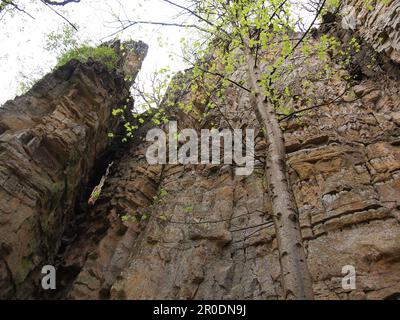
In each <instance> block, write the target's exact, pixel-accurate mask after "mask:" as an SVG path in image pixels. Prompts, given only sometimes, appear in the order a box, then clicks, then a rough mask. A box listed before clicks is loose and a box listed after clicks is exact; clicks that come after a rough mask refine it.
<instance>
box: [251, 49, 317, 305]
mask: <svg viewBox="0 0 400 320" xmlns="http://www.w3.org/2000/svg"><path fill="white" fill-rule="evenodd" d="M245 54H246V62H247V69H248V73H249V82H250V86H251V89H252V91H253V92H254V93H255V109H256V113H257V115H258V118H259V120H260V122H261V125H262V127H263V128H264V130H265V136H266V139H267V144H268V150H267V152H268V153H267V155H266V169H265V171H266V178H267V187H268V193H269V195H270V199H271V202H272V210H273V220H274V224H275V230H276V238H277V241H278V249H279V260H280V265H281V275H282V285H283V289H284V298H285V299H313V290H312V280H311V276H310V272H309V270H308V266H307V260H306V255H305V251H304V246H303V240H302V236H301V230H300V223H299V215H298V210H297V206H296V203H295V201H294V197H293V193H292V189H291V186H290V185H289V182H288V179H287V172H286V151H285V144H284V139H283V132H282V129H281V128H280V126H279V122H278V120H277V117H276V114H275V110H274V107H273V105H272V103H270V101H268V99H267V98H266V97H265V96H264V94H263V90H261V88H260V86H259V69H258V67H256V66H255V58H254V57H253V55H252V54H251V52H250V50H247V52H246V53H245Z"/></svg>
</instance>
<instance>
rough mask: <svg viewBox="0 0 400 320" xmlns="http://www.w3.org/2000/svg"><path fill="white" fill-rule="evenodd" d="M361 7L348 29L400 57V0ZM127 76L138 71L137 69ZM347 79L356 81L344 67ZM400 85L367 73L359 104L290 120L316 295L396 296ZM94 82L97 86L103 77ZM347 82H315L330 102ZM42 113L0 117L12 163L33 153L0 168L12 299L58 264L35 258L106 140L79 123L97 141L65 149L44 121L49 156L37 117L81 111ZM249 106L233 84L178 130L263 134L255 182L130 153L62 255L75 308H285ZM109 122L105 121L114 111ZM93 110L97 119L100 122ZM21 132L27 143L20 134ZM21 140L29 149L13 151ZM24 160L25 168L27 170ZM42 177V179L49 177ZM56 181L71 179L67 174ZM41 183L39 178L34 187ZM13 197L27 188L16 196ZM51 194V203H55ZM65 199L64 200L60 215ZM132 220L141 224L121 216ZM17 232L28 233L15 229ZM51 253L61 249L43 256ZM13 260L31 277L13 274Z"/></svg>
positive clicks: (139, 144) (294, 180)
mask: <svg viewBox="0 0 400 320" xmlns="http://www.w3.org/2000/svg"><path fill="white" fill-rule="evenodd" d="M360 3H361V1H348V5H353V6H354V7H355V8H356V10H355V11H354V12H355V16H354V17H353V18H354V19H353V18H352V17H348V19H347V21H344V22H343V24H342V26H341V27H343V28H347V29H348V30H347V31H346V33H347V34H350V35H354V34H356V35H358V36H360V37H362V38H363V39H364V41H365V42H364V43H367V44H368V43H369V44H370V45H374V46H375V45H376V43H374V41H375V39H377V37H378V35H377V34H378V33H380V32H383V31H385V32H388V34H389V35H390V36H389V37H387V38H385V39H386V42H384V47H382V46H381V44H379V45H377V46H375V48H376V49H377V50H378V51H384V52H385V54H387V55H388V57H390V59H391V60H392V61H393V62H398V61H397V58H396V52H397V51H396V50H398V36H397V35H396V32H397V31H396V30H397V29H398V28H397V24H396V23H397V22H396V21H398V14H397V11H396V10H397V9H396V10H394V11H393V10H392V13H396V14H390V11H389V9H387V8H392V9H393V8H395V7H396V6H397V3H398V1H392V2H390V3H389V4H388V6H387V7H384V6H381V5H380V4H379V5H377V6H376V8H375V9H374V10H368V11H365V10H364V9H360V8H361V6H360ZM394 6H395V7H394ZM396 8H397V7H396ZM363 10H364V11H363ZM376 10H377V11H376ZM381 15H382V16H383V17H386V18H381ZM385 19H386V20H385ZM385 23H386V26H385ZM371 41H372V42H371ZM86 67H88V68H89V69H90V68H92V67H91V66H85V65H84V66H81V65H79V68H86ZM310 67H312V68H316V69H318V68H319V67H321V66H320V65H319V64H318V63H315V65H314V64H311V66H310ZM304 68H306V67H304ZM130 70H133V71H132V72H136V71H135V70H136V69H135V66H133V69H130ZM392 71H393V70H392ZM394 71H396V70H394ZM237 72H243V70H238V71H237ZM340 72H342V73H343V74H344V75H346V74H347V73H348V71H346V70H340ZM397 72H398V71H397ZM300 73H301V72H299V76H300ZM84 75H85V74H83V75H81V77H83V76H84ZM54 76H56V74H55V75H54ZM398 76H399V74H398V73H396V72H394V73H391V74H390V76H387V75H385V74H384V73H379V74H376V75H374V77H369V76H368V75H366V74H364V75H362V77H361V78H360V79H358V80H357V81H358V83H357V85H356V86H354V87H353V88H352V90H350V91H351V92H349V93H348V96H349V97H356V98H357V99H353V98H351V99H349V98H348V97H344V101H343V102H341V103H335V104H331V105H326V106H323V107H321V108H318V109H316V110H314V111H312V112H309V113H307V114H306V115H304V116H302V117H301V118H298V119H296V118H290V119H288V120H287V121H283V122H282V126H283V128H284V130H285V143H286V149H287V153H288V158H287V162H288V167H289V172H288V176H289V178H290V183H291V185H292V188H293V190H294V196H295V200H296V203H297V205H298V208H299V211H300V224H301V229H302V234H303V237H304V240H305V246H306V251H307V260H308V264H309V267H310V270H311V273H312V278H313V285H314V292H315V297H316V298H317V299H384V298H391V297H396V296H398V295H399V292H400V241H399V240H400V238H399V237H400V203H399V202H400V200H399V199H400V163H399V161H400V160H399V159H400V140H399V135H400V124H399V121H398V120H399V109H400V91H399V89H398ZM87 77H89V76H87ZM94 78H96V79H98V76H97V77H94ZM100 78H101V77H100ZM89 79H93V78H90V77H89ZM101 79H102V78H101ZM104 81H107V80H104ZM288 81H289V80H288ZM290 81H291V85H293V87H294V88H295V86H296V82H300V81H298V79H297V78H296V77H293V79H290ZM44 83H46V81H44ZM78 83H80V82H79V81H78ZM105 83H107V82H105ZM85 84H86V82H85ZM110 86H111V85H110ZM346 86H347V83H346V82H345V80H343V79H342V78H340V79H339V80H337V79H336V80H335V81H332V82H330V83H318V84H317V85H316V88H317V90H320V92H317V93H318V94H320V95H321V94H322V95H323V94H325V93H326V94H327V95H329V96H331V95H332V96H335V97H337V96H339V95H340V94H341V93H342V92H343V89H344V88H346ZM100 88H101V86H100ZM111 88H113V87H112V86H111ZM50 92H51V91H50ZM57 92H59V93H58V94H55V95H54V96H55V97H59V95H60V94H61V93H63V92H68V90H67V91H65V88H59V89H58V91H57ZM87 92H88V91H87V90H81V91H79V92H78V93H79V94H77V95H75V96H74V97H78V98H80V99H83V101H86V100H85V99H89V101H90V103H88V104H91V103H92V100H91V99H92V95H90V94H86V93H87ZM49 94H50V93H49ZM52 97H53V96H52ZM63 97H64V96H63ZM114 98H115V99H116V101H114V100H112V101H113V103H117V102H118V100H119V96H118V94H116V97H114ZM114 98H113V97H109V96H106V97H103V99H101V102H98V103H99V105H100V106H105V105H108V104H107V103H108V102H110V99H114ZM121 98H122V97H121ZM186 98H187V97H186V96H183V97H182V99H186ZM32 99H33V98H32ZM35 99H36V98H35ZM63 99H64V98H63ZM64 100H65V99H64ZM64 100H62V101H64ZM46 101H47V100H46ZM51 101H57V99H56V98H53V99H51ZM65 103H66V102H64V104H65ZM37 104H38V105H39V106H40V107H39V108H37V109H32V111H30V112H33V110H35V112H36V113H35V114H33V113H32V114H31V113H29V114H26V113H25V112H19V111H18V112H17V113H16V114H14V115H12V114H10V116H7V114H5V115H4V117H2V120H1V121H2V122H1V123H4V124H2V127H4V128H5V129H6V130H3V132H2V133H3V134H2V135H1V136H0V139H5V141H9V142H7V143H8V144H7V146H8V145H9V146H10V147H9V148H8V149H6V150H8V151H7V152H8V153H7V154H6V156H7V158H10V157H11V158H12V159H14V158H13V157H15V158H16V159H19V158H18V155H19V154H20V153H22V152H28V151H29V152H31V153H30V154H32V156H31V157H32V160H31V158H29V159H25V158H23V161H25V162H20V163H19V164H18V167H17V168H18V170H16V168H15V167H12V163H11V164H8V163H7V162H5V161H4V158H1V159H3V162H2V163H3V164H2V166H3V167H4V168H6V169H7V170H8V168H10V167H11V168H13V171H12V172H13V174H9V173H8V172H9V171H7V173H6V174H3V176H4V177H5V178H4V179H5V182H7V183H3V185H2V188H3V189H4V192H3V194H4V196H3V194H2V197H1V198H0V199H1V200H0V201H2V205H1V208H2V210H3V212H4V214H3V213H2V215H1V216H0V232H3V231H5V232H4V233H2V234H1V235H0V239H8V238H7V236H6V233H7V232H8V230H9V229H7V228H10V227H9V225H12V226H13V227H14V228H17V226H19V225H21V227H19V228H20V229H17V231H15V232H14V231H13V232H14V233H11V234H12V235H14V237H15V238H11V240H12V241H3V242H2V243H1V246H0V257H1V258H2V259H0V271H1V273H0V275H1V276H0V281H1V282H0V290H2V292H5V294H7V292H10V293H9V294H12V292H13V290H16V288H15V287H12V286H11V287H10V284H15V283H17V284H18V282H16V280H15V279H20V278H22V279H25V278H28V279H30V278H31V276H30V275H29V276H28V275H25V273H26V271H24V270H35V267H34V266H40V265H41V264H42V263H43V261H45V260H46V259H47V260H46V261H48V255H46V254H45V255H44V256H40V255H39V256H38V257H37V256H30V255H32V254H33V255H36V254H37V252H39V251H38V249H37V248H38V247H37V245H36V244H35V242H33V241H32V239H38V240H37V241H39V242H40V243H44V244H45V245H49V243H50V244H51V241H50V240H49V238H51V237H52V239H56V240H57V236H58V235H59V234H60V231H58V229H57V228H60V227H59V223H58V221H59V220H57V219H60V217H61V216H62V217H65V216H68V214H67V213H65V210H71V209H70V208H71V205H70V204H71V203H73V199H74V198H75V197H76V194H75V195H71V193H73V192H79V191H77V190H79V188H77V187H76V186H77V185H78V184H81V183H82V181H85V179H87V176H88V173H87V172H88V171H89V167H90V165H91V164H92V163H93V161H94V158H95V156H96V155H95V154H96V153H95V152H94V151H91V150H93V146H92V143H93V141H97V140H96V139H97V138H96V139H94V138H93V137H92V135H93V134H94V132H97V131H96V130H93V131H90V130H89V131H85V130H83V129H82V128H81V127H82V125H81V124H80V123H79V125H78V129H77V130H78V131H77V132H81V131H82V130H83V135H84V136H85V137H91V138H90V139H91V143H90V144H88V146H87V147H85V146H86V145H85V144H84V143H82V141H81V140H79V143H77V144H72V145H73V146H75V147H76V148H77V149H78V150H80V151H76V148H75V149H74V148H68V149H65V148H64V146H63V145H60V144H59V142H58V141H59V140H60V139H61V138H60V137H62V140H61V141H64V139H71V140H72V141H75V140H73V137H74V135H73V134H72V133H71V132H70V131H68V130H66V132H64V131H63V133H62V134H58V135H57V134H56V133H57V132H58V130H60V126H59V125H58V124H57V125H56V124H54V121H50V120H48V119H47V118H46V119H47V120H46V122H45V123H43V125H42V126H40V128H41V131H40V132H44V133H43V135H44V136H45V137H46V139H44V141H45V143H44V146H45V147H46V148H43V149H40V146H41V144H40V143H38V142H36V140H34V141H33V142H32V138H31V137H30V136H29V135H26V133H25V131H24V130H28V129H27V128H32V127H34V128H35V130H36V122H37V121H39V120H36V119H37V118H35V117H36V116H38V117H43V116H47V114H51V116H52V117H56V119H58V121H61V122H62V121H64V122H66V123H69V122H70V121H72V120H70V119H75V118H74V117H75V114H72V113H67V114H65V110H64V109H63V108H61V110H60V111H59V113H56V114H55V115H53V113H54V112H53V111H51V112H50V111H48V110H50V109H51V110H58V109H57V108H56V106H57V103H55V104H54V108H53V106H52V107H50V106H49V104H48V103H47V102H46V103H37ZM82 105H85V103H82ZM202 107H203V106H202V105H201V103H200V104H199V105H197V104H196V105H195V108H198V109H199V110H200V111H201V108H202ZM16 108H17V109H16V110H20V109H18V107H16ZM24 110H25V109H24ZM27 110H29V108H27ZM68 110H69V109H68ZM87 110H88V111H90V110H91V109H90V108H85V109H84V110H78V111H79V112H80V114H82V113H83V114H85V112H86V111H87ZM107 110H108V112H109V111H110V109H107ZM249 110H251V106H250V98H249V95H248V94H247V93H245V92H243V91H240V90H238V89H237V88H235V87H233V86H231V87H229V88H228V91H227V99H226V106H223V107H222V108H221V110H218V112H222V113H225V116H224V117H222V116H221V115H220V114H219V113H218V112H217V110H214V111H212V112H210V116H209V117H210V118H208V119H205V120H204V121H197V120H199V119H198V118H196V116H195V115H194V116H187V115H186V114H185V113H184V112H182V111H180V110H178V109H174V108H172V109H171V110H170V113H171V114H170V116H171V118H173V119H176V120H178V121H179V128H185V127H191V128H195V129H196V130H200V129H202V128H209V126H210V122H211V121H210V120H212V122H213V123H214V125H215V126H217V127H219V128H227V127H228V121H229V125H232V126H233V127H235V128H246V127H250V128H251V127H254V128H255V129H256V148H255V150H256V158H257V162H256V168H255V170H254V173H253V174H252V175H250V176H248V177H240V176H235V175H234V169H235V168H234V167H233V166H230V165H198V166H194V165H186V166H181V165H164V166H149V165H148V164H147V162H146V160H145V158H144V153H145V149H146V146H147V144H146V143H145V142H143V141H140V140H138V141H136V142H135V143H134V144H133V145H132V146H131V147H129V149H127V150H126V151H125V153H124V155H123V156H122V157H115V158H114V159H113V160H114V164H113V166H112V167H111V171H110V174H109V176H108V177H107V180H106V182H105V185H104V188H103V190H102V193H101V196H100V197H99V199H98V200H97V201H96V203H95V205H94V206H93V207H90V208H89V209H87V210H86V211H84V212H85V214H86V215H87V219H85V224H84V226H82V227H81V229H80V230H79V231H77V232H74V233H73V234H72V236H71V237H72V238H73V239H72V240H70V241H67V244H68V245H66V246H65V248H64V250H62V252H59V255H58V256H57V258H58V260H57V266H58V272H59V274H60V281H61V282H62V283H61V291H60V292H59V294H60V296H61V297H66V298H68V299H99V298H112V299H280V298H281V284H280V266H279V259H278V250H277V242H276V239H275V230H274V226H273V224H272V220H271V216H270V212H271V210H270V203H269V200H268V195H267V194H265V192H264V184H265V181H264V178H263V161H264V160H263V157H264V156H265V154H264V152H265V147H266V146H265V142H264V141H263V138H262V134H261V132H260V130H259V128H258V125H257V121H256V118H255V116H254V114H253V113H252V112H249ZM60 113H61V115H63V116H61V115H60ZM108 114H109V113H107V112H106V113H105V116H107V115H108ZM90 115H91V117H90V119H92V118H93V117H95V116H93V115H92V114H90ZM87 117H89V116H86V117H85V119H86V118H87ZM50 119H51V117H50ZM102 125H104V126H108V128H111V127H112V124H109V123H108V124H107V120H105V122H101V125H99V128H103V127H102ZM147 125H148V124H147ZM66 127H67V128H68V125H66ZM92 127H95V126H94V125H92ZM52 128H54V129H52ZM146 129H148V127H145V128H144V130H146ZM37 130H39V129H37ZM105 130H106V129H104V132H105ZM20 131H22V133H23V134H21V135H19V134H16V133H19V132H20ZM35 132H36V131H35ZM53 132H55V133H54V134H53ZM73 132H74V133H75V131H73ZM10 133H12V134H10ZM50 133H51V134H50ZM47 136H49V137H47ZM35 137H36V136H35ZM15 140H18V141H27V142H24V143H22V142H18V143H17V142H13V141H15ZM40 141H41V140H40ZM68 141H70V140H68ZM85 141H86V140H85ZM100 145H101V144H100ZM78 146H83V149H82V150H81V149H79V147H78ZM102 146H103V147H102V148H104V145H102ZM85 148H86V149H85ZM91 148H92V149H91ZM30 150H33V151H30ZM37 150H39V151H37ZM96 150H99V149H98V148H96ZM79 152H80V153H79ZM96 152H97V151H96ZM71 153H72V154H77V156H76V157H77V159H80V162H79V163H81V165H80V166H79V167H76V166H72V167H68V168H70V169H69V170H70V172H72V173H71V175H72V176H73V177H75V178H77V177H79V181H75V184H74V183H71V182H68V185H67V186H71V189H70V188H65V187H62V188H61V187H60V190H62V192H61V191H54V192H53V193H52V192H50V191H47V188H48V189H51V186H50V187H48V183H49V182H48V181H49V179H48V178H47V176H48V175H51V177H52V180H51V181H52V182H53V181H54V182H57V181H64V180H62V179H61V178H54V177H59V176H58V175H57V174H56V173H58V172H63V171H62V170H61V169H57V168H59V167H61V168H64V167H65V165H66V164H65V163H64V162H62V161H63V160H64V161H65V160H66V159H69V157H70V155H71ZM3 154H4V153H3ZM3 154H0V157H3ZM82 154H85V155H86V156H87V157H83V156H82ZM97 154H98V153H97ZM35 159H36V160H35ZM87 159H92V160H91V162H89V161H88V160H87ZM18 161H19V160H18ZM35 161H36V162H35ZM23 163H26V165H25V166H22V165H21V164H23ZM36 163H37V165H36ZM67 163H69V162H67ZM62 165H64V167H62ZM2 166H0V177H1V176H2V175H1V172H2V171H1V170H5V169H3V167H2ZM44 168H45V169H44ZM53 168H56V169H53ZM82 168H84V169H82ZM85 168H87V169H85ZM10 170H11V169H10ZM57 170H58V171H57ZM63 170H65V169H63ZM81 170H84V172H83V173H82V171H81ZM85 170H86V171H85ZM42 171H44V172H45V173H46V175H41V174H39V173H41V172H42ZM10 172H11V171H10ZM15 172H16V173H15ZM54 172H55V173H54ZM59 175H60V176H61V177H64V178H65V175H64V176H63V175H62V173H59ZM10 176H11V177H12V179H11V180H10V179H9V178H8V177H10ZM31 176H33V177H34V179H37V180H34V182H33V183H32V182H30V181H31V178H29V177H31ZM26 177H28V178H26ZM85 177H86V178H85ZM57 179H58V180H57ZM26 184H28V185H26ZM60 184H61V182H60ZM72 188H74V189H72ZM42 189H43V190H44V191H42ZM7 190H8V191H7ZM13 190H18V192H17V194H18V197H15V194H14V193H13ZM25 190H27V191H25ZM51 190H59V189H54V188H53V189H51ZM71 190H74V191H73V192H72V191H71ZM60 192H61V193H60ZM51 197H53V198H51ZM49 199H52V200H51V201H50V202H49ZM41 200H43V201H41ZM68 201H69V202H68ZM61 202H62V203H63V204H67V205H63V206H60V203H61ZM37 203H39V206H38V204H37ZM49 203H52V204H53V205H52V207H51V211H50V209H46V210H47V211H46V210H45V209H43V206H44V205H46V204H49ZM6 204H7V205H6ZM68 206H69V207H68ZM38 208H39V209H38ZM68 208H69V209H68ZM16 210H17V213H15V212H16ZM43 212H44V213H43ZM39 213H40V217H42V219H40V221H43V219H45V220H44V221H45V222H46V221H47V224H44V222H41V224H40V226H41V225H42V224H44V225H45V226H47V227H46V228H47V229H46V230H50V232H48V231H46V233H45V232H43V231H39V232H38V231H37V227H36V226H37V225H39V223H32V222H31V221H36V220H35V219H38V218H37V216H38V215H39ZM11 214H13V217H12V219H11V218H10V215H11ZM47 216H50V217H51V219H50V218H46V217H47ZM123 216H129V217H135V219H129V221H121V217H123ZM32 217H33V218H32ZM29 219H31V220H29ZM18 230H23V231H21V233H20V234H19V233H18ZM3 234H4V235H3ZM7 234H8V233H7ZM15 235H19V237H18V238H17V237H16V236H15ZM16 239H18V241H19V244H18V245H16V241H17V240H16ZM57 241H58V240H57ZM26 247H27V248H26ZM53 250H54V249H53ZM40 252H41V251H40ZM44 252H51V250H50V249H48V248H46V249H45V250H44ZM26 257H28V259H27V258H26ZM32 264H33V265H34V266H33V267H32ZM10 265H12V266H15V267H17V268H20V269H21V270H20V271H17V272H15V271H12V272H11V271H10V270H12V269H10ZM346 265H352V266H354V267H355V270H356V275H357V278H356V289H355V290H345V289H343V288H342V285H341V280H342V277H343V275H342V273H341V272H342V268H343V267H344V266H346ZM16 270H17V269H16ZM24 272H25V273H24ZM29 272H31V271H28V273H29ZM21 275H22V276H21ZM18 277H19V278H18ZM24 277H25V278H24ZM32 279H33V278H32ZM17 291H18V290H17Z"/></svg>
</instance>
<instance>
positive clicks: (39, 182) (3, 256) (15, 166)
mask: <svg viewBox="0 0 400 320" xmlns="http://www.w3.org/2000/svg"><path fill="white" fill-rule="evenodd" d="M131 46H132V47H133V48H134V49H137V48H139V47H140V50H138V51H137V52H136V51H133V50H129V55H128V57H130V58H132V62H130V61H127V60H126V58H121V59H120V60H119V62H118V65H117V66H116V67H117V69H114V70H113V71H108V70H107V69H106V68H105V67H104V66H103V65H102V64H100V63H98V62H94V61H89V62H87V63H79V62H77V61H70V62H69V63H67V64H66V65H64V66H62V67H60V68H59V69H57V70H56V71H54V72H53V73H51V74H49V75H47V76H46V77H44V79H42V80H41V81H39V82H38V83H37V84H36V85H35V86H34V87H33V88H32V89H31V90H30V91H29V92H28V93H27V94H26V95H24V96H21V97H18V98H16V99H15V100H13V101H8V102H6V103H5V105H4V106H2V108H1V109H0V297H2V298H7V297H16V298H26V297H32V296H35V294H37V291H38V290H39V289H38V288H40V281H39V277H38V276H39V275H40V271H41V269H42V267H43V266H44V265H47V264H54V262H55V258H56V253H57V251H58V248H60V246H61V245H62V243H63V242H64V241H65V240H66V238H68V237H69V235H67V234H64V231H65V230H66V229H67V226H68V225H69V224H71V223H72V222H73V221H75V220H76V219H77V218H78V215H79V214H78V213H79V212H77V210H76V208H77V204H78V201H79V200H80V198H81V196H82V194H85V193H86V192H87V190H85V186H86V185H87V183H88V181H89V177H91V176H92V175H93V168H94V165H95V162H96V160H99V159H101V156H102V154H104V153H105V152H107V150H108V148H109V146H110V142H109V140H110V139H109V138H108V137H107V133H108V132H109V131H110V130H113V129H115V128H116V127H117V125H118V123H119V122H118V120H117V119H116V118H115V117H113V116H112V115H111V111H112V109H113V108H115V107H117V106H121V104H123V103H124V102H123V101H125V100H126V99H127V98H128V97H129V95H130V94H129V86H128V85H127V83H126V82H125V81H124V76H126V74H124V73H123V72H122V71H121V70H126V71H131V72H132V73H131V74H128V75H129V76H136V73H137V70H138V69H139V68H140V65H141V62H142V60H143V58H144V56H145V54H146V50H147V46H146V45H145V44H143V43H128V44H127V47H128V48H130V47H131ZM128 65H130V67H127V66H128ZM135 68H136V69H135ZM78 211H79V210H78ZM80 218H82V217H80Z"/></svg>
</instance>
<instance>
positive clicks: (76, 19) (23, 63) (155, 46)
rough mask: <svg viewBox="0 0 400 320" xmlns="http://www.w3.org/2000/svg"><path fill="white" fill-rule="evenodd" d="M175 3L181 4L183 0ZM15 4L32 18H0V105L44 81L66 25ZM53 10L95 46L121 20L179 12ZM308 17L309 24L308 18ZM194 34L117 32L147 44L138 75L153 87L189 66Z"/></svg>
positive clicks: (119, 3) (157, 2)
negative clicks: (56, 35)
mask: <svg viewBox="0 0 400 320" xmlns="http://www.w3.org/2000/svg"><path fill="white" fill-rule="evenodd" d="M302 1H303V0H302ZM175 2H176V3H181V4H183V3H184V0H175ZM300 2H301V1H300ZM16 3H18V4H20V5H21V8H23V9H24V10H25V11H26V12H28V13H29V15H28V14H24V13H22V12H18V13H17V14H15V15H13V16H11V15H9V14H8V15H6V16H4V17H3V18H2V17H1V15H0V106H1V105H2V104H3V103H4V102H5V101H7V100H9V99H13V98H14V97H15V96H16V95H17V94H20V93H21V91H20V90H19V87H20V83H21V82H27V80H35V79H40V78H42V77H43V75H44V74H46V73H47V72H50V71H51V70H52V68H54V66H55V65H56V63H57V58H56V55H55V53H54V52H49V51H46V50H45V49H44V48H45V43H46V39H47V35H48V34H50V33H51V32H61V31H62V29H63V27H64V26H65V25H66V21H65V20H64V19H63V18H61V17H60V16H59V15H57V14H56V13H54V12H53V11H52V10H51V9H49V8H48V7H47V6H45V5H44V4H43V3H41V2H40V1H39V0H19V1H18V2H16ZM52 8H54V9H56V10H57V11H58V12H59V13H61V14H62V15H63V16H64V17H66V18H67V19H68V20H69V21H70V22H72V23H73V24H74V25H76V26H77V27H78V29H79V32H78V33H77V36H78V37H79V39H81V40H86V39H90V40H91V41H92V43H93V44H94V45H98V44H100V43H101V42H104V41H107V40H111V39H113V37H115V36H111V37H110V35H111V34H113V33H115V31H117V30H120V28H121V25H120V23H119V22H118V19H117V17H120V19H129V20H142V21H143V20H146V21H164V22H175V21H177V19H176V15H177V14H178V13H179V11H178V10H179V9H177V8H174V7H173V6H171V5H169V4H167V3H165V2H164V1H162V0H81V1H80V2H79V3H70V4H68V5H66V6H64V7H52ZM304 17H305V20H310V17H307V15H304ZM180 21H182V20H180ZM193 30H194V29H187V30H186V29H182V28H179V27H160V26H149V25H140V26H134V27H131V28H129V29H127V30H125V31H123V32H120V33H118V37H119V38H121V39H122V40H124V39H126V40H127V39H132V40H142V41H144V42H145V43H147V44H148V45H149V52H148V55H147V57H146V59H145V61H144V64H143V67H142V69H141V71H140V73H139V79H140V82H141V84H142V86H144V87H145V88H150V83H149V82H150V80H149V77H150V76H151V74H153V73H154V72H156V71H157V70H159V69H160V68H164V67H166V66H168V67H170V69H171V72H176V71H179V70H183V69H185V68H187V67H188V65H186V64H185V63H184V62H183V61H182V59H180V58H179V56H178V55H181V53H182V52H181V49H180V48H181V38H182V37H184V38H190V37H192V36H193V32H194V31H193ZM160 40H161V41H160Z"/></svg>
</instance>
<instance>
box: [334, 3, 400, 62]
mask: <svg viewBox="0 0 400 320" xmlns="http://www.w3.org/2000/svg"><path fill="white" fill-rule="evenodd" d="M344 2H345V6H344V8H343V10H342V14H343V18H342V21H341V26H342V28H343V29H346V30H351V31H353V32H356V34H357V35H359V36H361V37H362V38H363V39H364V40H365V41H367V42H368V43H369V44H371V45H372V46H373V48H374V49H375V50H377V51H378V52H384V53H385V54H386V55H387V56H388V57H389V58H390V59H391V60H392V61H394V62H396V63H400V29H399V25H400V15H399V12H400V1H398V0H390V1H375V2H372V1H370V2H368V1H364V0H347V1H344Z"/></svg>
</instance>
